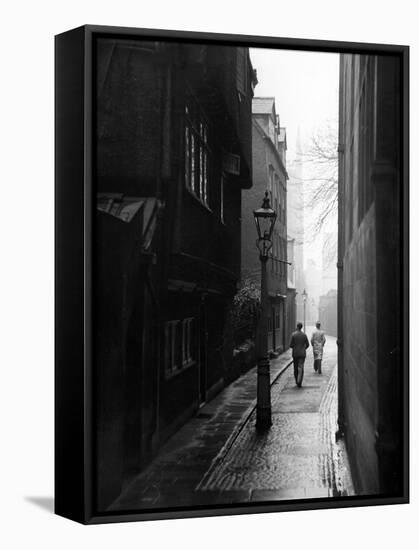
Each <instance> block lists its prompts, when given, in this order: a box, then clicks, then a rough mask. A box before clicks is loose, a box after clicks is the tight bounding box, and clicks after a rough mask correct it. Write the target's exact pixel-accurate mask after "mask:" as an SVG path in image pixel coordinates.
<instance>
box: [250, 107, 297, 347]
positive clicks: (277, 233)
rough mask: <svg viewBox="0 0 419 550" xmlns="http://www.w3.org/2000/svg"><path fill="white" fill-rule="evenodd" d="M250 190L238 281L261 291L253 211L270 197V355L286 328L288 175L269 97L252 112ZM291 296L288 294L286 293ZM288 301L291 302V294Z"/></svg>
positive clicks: (283, 343)
mask: <svg viewBox="0 0 419 550" xmlns="http://www.w3.org/2000/svg"><path fill="white" fill-rule="evenodd" d="M252 143H253V187H252V188H251V189H250V190H246V191H243V193H242V243H241V246H242V278H244V279H252V280H253V281H255V283H256V284H257V285H260V261H259V254H258V251H257V248H256V246H255V241H256V237H257V234H256V230H255V223H254V219H253V210H254V209H256V208H259V207H260V205H261V203H262V199H263V196H264V193H265V191H266V190H268V192H269V198H270V203H271V206H272V208H273V209H274V210H275V212H276V213H277V220H276V223H275V227H274V232H273V240H272V249H271V258H270V260H269V262H268V266H267V284H268V294H269V299H270V308H269V317H268V347H269V350H270V351H271V352H276V351H283V350H284V349H285V348H286V347H287V346H288V337H289V334H287V330H288V328H287V324H286V309H287V305H286V299H287V264H286V263H285V262H286V261H287V243H288V240H287V215H286V212H287V179H288V175H287V171H286V150H287V141H286V130H285V128H281V127H280V124H279V116H278V115H277V114H276V110H275V99H274V98H273V97H257V98H254V99H253V107H252ZM291 294H292V293H291ZM292 296H294V295H293V294H292Z"/></svg>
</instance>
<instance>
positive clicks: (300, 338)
mask: <svg viewBox="0 0 419 550" xmlns="http://www.w3.org/2000/svg"><path fill="white" fill-rule="evenodd" d="M309 345H310V344H309V343H308V338H307V335H306V333H305V332H303V331H302V330H296V331H295V332H293V333H292V334H291V341H290V348H292V356H293V357H305V356H306V349H307V348H308V347H309Z"/></svg>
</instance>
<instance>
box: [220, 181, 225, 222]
mask: <svg viewBox="0 0 419 550" xmlns="http://www.w3.org/2000/svg"><path fill="white" fill-rule="evenodd" d="M224 185H225V177H224V176H221V183H220V220H221V222H222V223H225V219H224Z"/></svg>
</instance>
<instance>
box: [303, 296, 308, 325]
mask: <svg viewBox="0 0 419 550" xmlns="http://www.w3.org/2000/svg"><path fill="white" fill-rule="evenodd" d="M306 302H307V292H306V289H304V290H303V307H304V323H303V326H304V332H305V331H306Z"/></svg>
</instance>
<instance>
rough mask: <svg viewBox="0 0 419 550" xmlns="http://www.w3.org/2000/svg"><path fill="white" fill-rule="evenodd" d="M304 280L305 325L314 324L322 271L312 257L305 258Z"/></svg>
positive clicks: (316, 316)
mask: <svg viewBox="0 0 419 550" xmlns="http://www.w3.org/2000/svg"><path fill="white" fill-rule="evenodd" d="M304 278H305V281H306V286H305V290H306V293H307V300H306V308H305V309H306V314H305V316H306V326H310V325H314V324H315V323H316V321H318V318H319V298H320V295H321V293H322V272H321V271H320V269H319V266H318V265H317V263H316V261H315V260H313V259H312V258H309V259H308V260H307V267H306V269H305V271H304Z"/></svg>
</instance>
